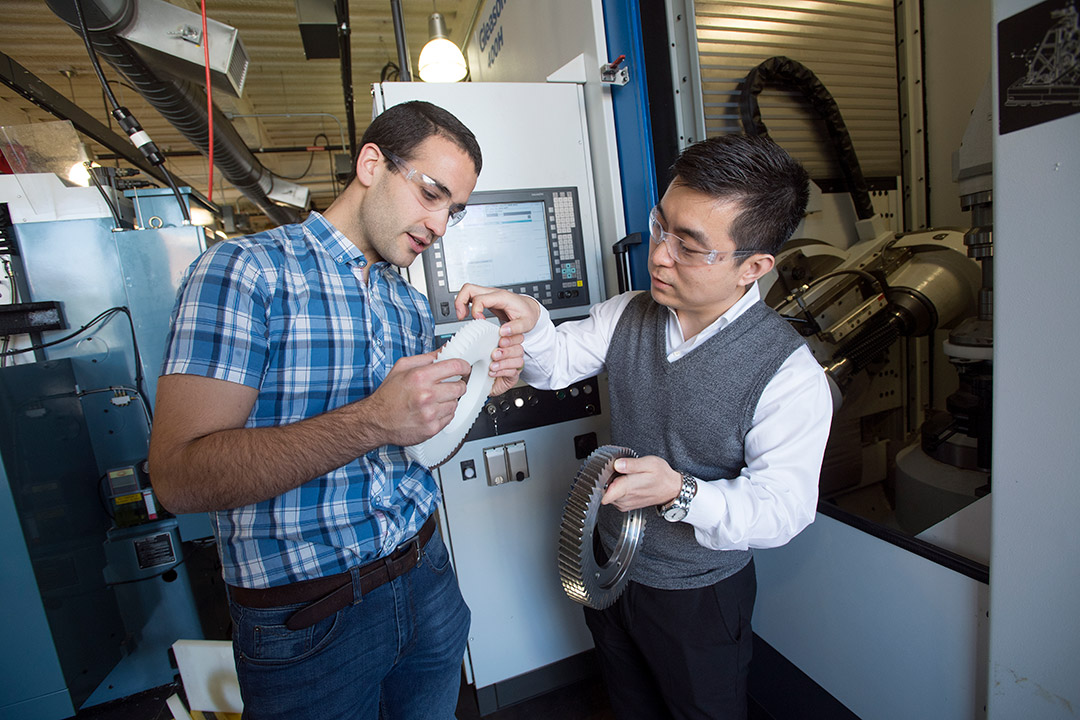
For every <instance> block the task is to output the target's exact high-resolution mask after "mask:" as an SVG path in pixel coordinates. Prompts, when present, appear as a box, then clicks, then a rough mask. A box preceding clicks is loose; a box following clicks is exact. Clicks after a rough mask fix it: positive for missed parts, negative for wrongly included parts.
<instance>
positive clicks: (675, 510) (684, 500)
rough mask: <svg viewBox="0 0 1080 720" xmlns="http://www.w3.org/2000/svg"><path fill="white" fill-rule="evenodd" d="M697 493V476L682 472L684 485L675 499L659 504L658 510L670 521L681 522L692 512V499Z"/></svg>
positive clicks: (661, 515)
mask: <svg viewBox="0 0 1080 720" xmlns="http://www.w3.org/2000/svg"><path fill="white" fill-rule="evenodd" d="M695 495H697V478H696V477H694V476H693V475H690V474H688V473H683V474H682V487H681V488H679V494H678V495H676V496H675V499H674V500H672V501H671V502H669V503H666V504H664V505H657V506H656V512H657V513H658V514H659V515H660V517H662V518H664V519H665V520H667V521H668V522H680V521H681V520H682V519H683V518H685V517H686V513H688V512H690V501H691V500H693V499H694V496H695Z"/></svg>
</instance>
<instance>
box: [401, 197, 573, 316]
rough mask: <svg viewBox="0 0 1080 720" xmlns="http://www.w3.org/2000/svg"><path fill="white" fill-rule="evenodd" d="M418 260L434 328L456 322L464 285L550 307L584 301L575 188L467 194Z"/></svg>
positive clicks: (557, 307) (564, 306)
mask: <svg viewBox="0 0 1080 720" xmlns="http://www.w3.org/2000/svg"><path fill="white" fill-rule="evenodd" d="M421 257H422V258H423V262H424V276H425V278H426V281H427V290H428V301H429V302H430V303H431V312H432V314H433V315H434V316H435V323H436V324H439V323H445V322H453V321H455V320H457V317H456V315H455V313H454V297H455V296H456V295H457V292H458V290H460V289H461V286H462V285H464V284H465V283H467V282H470V283H474V284H476V285H486V286H488V287H500V288H505V289H507V290H510V291H511V292H515V293H518V294H519V295H530V296H532V297H534V298H536V299H537V300H539V301H540V302H541V303H542V304H543V305H544V306H545V307H546V308H548V309H549V310H555V309H561V308H573V307H579V306H580V307H585V308H587V307H588V306H589V305H590V304H591V303H590V297H589V285H588V279H587V274H586V267H585V244H584V238H583V235H582V223H581V209H580V206H579V202H578V193H577V188H575V187H561V188H531V189H527V190H500V191H497V192H474V193H473V194H472V195H471V196H470V197H469V203H468V212H467V213H466V214H465V218H464V219H463V220H462V221H461V222H460V223H458V224H457V225H455V226H453V227H450V228H447V229H446V234H445V235H444V236H443V237H441V238H439V239H438V240H436V241H435V243H434V244H433V245H432V247H431V250H430V251H428V252H426V253H424V254H423V255H422V256H421Z"/></svg>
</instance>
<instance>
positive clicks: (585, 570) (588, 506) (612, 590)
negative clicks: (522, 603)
mask: <svg viewBox="0 0 1080 720" xmlns="http://www.w3.org/2000/svg"><path fill="white" fill-rule="evenodd" d="M624 457H637V453H635V452H634V451H633V450H631V449H630V448H626V447H619V446H617V445H604V446H603V447H600V448H597V449H596V450H594V451H593V452H592V454H590V455H589V457H587V458H586V459H585V462H584V463H583V464H582V466H581V469H580V470H578V474H577V476H576V477H575V478H574V483H573V485H572V486H571V487H570V495H569V497H567V499H566V506H565V507H564V508H563V517H562V526H561V528H560V530H559V576H560V578H561V579H562V586H563V590H564V591H566V594H567V595H568V596H569V597H570V599H571V600H574V601H575V602H579V603H581V604H582V605H586V606H588V607H591V608H593V609H596V610H603V609H604V608H606V607H608V606H609V605H611V604H612V603H613V602H615V600H616V599H618V597H619V595H621V594H622V591H623V589H624V588H625V587H626V584H627V582H629V580H630V564H631V563H632V562H633V560H634V556H635V555H636V554H637V551H638V547H639V546H640V544H641V538H642V535H643V534H644V532H645V513H644V511H643V510H642V509H640V508H639V509H637V510H631V511H630V512H627V513H623V521H622V531H621V532H620V533H619V539H618V541H617V542H616V544H615V549H614V550H613V551H612V553H611V556H610V557H609V558H608V559H607V560H606V561H604V562H601V561H600V560H599V559H597V557H596V552H595V550H594V548H593V533H594V532H595V531H596V519H597V515H598V514H599V512H600V499H601V498H602V497H603V495H604V490H605V489H606V488H607V486H608V483H610V482H611V478H612V476H613V475H615V461H616V460H618V459H619V458H624Z"/></svg>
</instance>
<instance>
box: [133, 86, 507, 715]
mask: <svg viewBox="0 0 1080 720" xmlns="http://www.w3.org/2000/svg"><path fill="white" fill-rule="evenodd" d="M480 167H481V155H480V148H479V146H478V145H477V142H476V139H475V137H474V136H473V134H472V133H471V132H470V131H469V130H468V128H466V127H465V126H464V125H462V123H461V122H460V121H459V120H458V119H457V118H455V117H454V116H453V115H451V114H450V113H448V112H446V111H445V110H443V109H441V108H439V107H436V106H434V105H431V104H429V103H423V102H412V103H405V104H403V105H398V106H395V107H392V108H390V109H388V110H387V111H386V112H385V113H383V114H382V115H380V116H379V117H377V118H375V120H374V121H373V122H372V123H371V125H370V127H369V128H368V130H367V131H366V132H365V134H364V136H363V138H362V139H361V144H360V149H359V151H358V153H357V158H356V163H355V170H356V175H355V177H354V178H353V179H352V180H351V181H350V183H349V184H348V186H347V187H346V188H345V190H344V191H342V193H341V195H340V196H339V197H338V198H337V199H336V200H335V201H334V202H333V203H332V204H331V205H330V207H329V208H327V209H326V211H325V213H323V214H320V213H318V212H312V213H311V215H310V216H309V217H308V219H307V220H306V221H305V222H303V223H301V224H296V225H289V226H284V227H279V228H275V229H273V230H269V231H266V232H263V233H259V234H256V235H252V236H249V237H244V238H239V239H236V240H229V241H226V242H223V243H220V244H218V245H215V246H214V247H212V248H211V249H209V250H208V251H207V252H206V253H204V254H203V255H202V256H201V257H200V258H199V259H198V260H196V261H195V263H193V264H192V266H191V267H190V268H189V269H188V273H187V276H186V277H185V280H184V282H183V284H182V286H181V289H180V293H179V296H178V298H177V302H176V307H175V309H174V312H173V324H172V330H171V332H170V335H169V339H168V343H167V350H166V357H165V362H164V365H163V368H162V374H161V378H160V379H159V381H158V392H157V401H156V408H157V413H156V422H155V425H154V431H153V436H152V439H151V447H150V472H151V478H152V481H153V484H154V489H155V491H156V492H157V494H158V497H159V499H160V501H161V503H162V504H163V505H164V506H165V507H167V508H168V509H169V510H171V511H173V512H179V513H185V512H209V513H210V514H211V519H212V522H213V525H214V530H215V534H216V537H217V541H218V548H219V551H220V554H221V561H222V566H223V574H224V577H225V581H226V583H227V585H228V593H229V605H230V612H231V614H232V619H233V647H234V653H235V657H236V665H237V672H238V676H239V679H240V685H241V691H242V695H243V699H244V705H245V717H248V718H252V719H259V718H279V717H280V718H286V717H287V718H291V719H295V718H308V717H310V718H337V717H349V718H376V717H380V712H382V713H383V715H381V717H395V718H451V717H453V712H454V708H455V706H456V701H457V694H458V686H459V677H460V676H459V672H460V665H461V659H462V655H463V652H464V648H465V642H466V637H467V634H468V628H469V609H468V607H467V606H466V605H465V603H464V601H463V600H462V598H461V593H460V592H459V591H458V587H457V580H456V578H455V577H454V574H453V570H452V569H451V568H450V566H449V557H448V554H447V551H446V548H445V547H444V546H443V543H442V541H441V539H440V537H439V534H438V532H435V531H434V516H433V513H434V510H435V506H436V503H437V500H438V489H437V486H436V484H435V482H434V480H433V478H432V476H431V473H430V472H429V471H428V470H427V469H426V468H424V467H422V466H419V465H417V464H416V463H412V462H410V461H409V460H408V458H407V457H406V455H405V453H404V450H403V446H406V445H412V444H415V443H418V442H422V441H424V440H426V439H428V438H430V437H432V436H433V435H434V434H436V433H437V432H438V431H439V430H441V429H442V428H443V427H445V426H446V425H447V424H448V423H449V421H450V419H451V418H452V417H453V414H454V411H455V409H456V405H457V400H458V398H459V397H461V395H462V394H463V393H464V392H465V383H464V382H463V381H461V380H457V381H452V382H444V381H445V380H447V378H452V377H453V376H461V375H465V374H467V373H468V371H469V366H468V363H466V362H465V361H463V360H446V361H442V362H435V353H434V352H433V350H434V348H433V345H434V338H433V331H434V322H433V319H432V316H431V311H430V308H429V307H428V303H427V300H426V299H425V298H424V297H423V295H421V294H420V293H419V292H418V291H417V290H416V289H415V288H413V287H411V286H410V285H409V284H408V283H406V282H405V281H404V280H403V279H402V278H401V277H400V275H398V273H397V272H396V271H395V270H394V266H399V267H405V266H408V265H410V264H411V263H412V262H413V260H415V259H416V257H417V255H419V254H420V253H421V252H423V251H424V250H425V249H426V248H427V247H428V246H430V245H431V243H432V242H434V240H435V239H436V238H438V237H440V236H442V235H443V233H444V232H445V230H446V228H447V226H448V225H450V224H453V223H454V222H457V221H458V220H460V219H461V217H462V216H463V215H464V212H465V205H464V203H465V202H466V200H467V199H468V197H469V195H470V193H471V192H472V190H473V188H474V187H475V185H476V179H477V176H478V175H479V173H480ZM521 339H522V338H521V336H520V335H516V336H506V337H503V338H501V340H500V346H499V347H498V348H497V349H496V350H495V351H494V352H493V353H492V360H493V362H492V365H491V374H493V375H494V376H495V388H494V390H493V391H492V392H493V394H498V393H501V392H503V391H505V390H506V389H508V388H509V387H511V386H512V385H513V384H514V383H515V382H516V380H517V377H518V374H519V372H520V370H521V365H522V359H521V345H520V343H521Z"/></svg>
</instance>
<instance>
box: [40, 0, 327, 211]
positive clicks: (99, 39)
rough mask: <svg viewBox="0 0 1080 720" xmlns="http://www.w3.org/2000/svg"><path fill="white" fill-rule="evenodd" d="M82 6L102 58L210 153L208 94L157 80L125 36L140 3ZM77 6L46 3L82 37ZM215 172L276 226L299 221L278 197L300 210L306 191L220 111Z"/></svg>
mask: <svg viewBox="0 0 1080 720" xmlns="http://www.w3.org/2000/svg"><path fill="white" fill-rule="evenodd" d="M79 1H80V2H81V3H82V10H83V14H84V17H85V18H86V21H87V25H88V27H89V28H90V40H91V42H92V43H93V46H94V49H95V51H96V52H97V53H98V55H99V56H101V57H103V58H105V59H106V60H108V62H109V64H110V65H112V66H113V67H114V68H115V69H116V70H117V72H119V73H121V74H122V75H123V76H124V77H125V78H126V79H127V80H128V81H129V82H130V83H131V85H132V86H133V87H134V88H135V89H136V90H137V91H138V93H139V94H140V95H141V96H142V97H143V98H144V99H145V100H146V101H147V102H148V103H150V105H152V106H153V107H154V108H155V109H156V110H157V111H158V112H159V113H161V115H162V117H164V118H165V119H166V120H168V121H169V123H170V124H171V125H172V126H173V127H175V128H176V129H177V130H178V131H180V133H181V134H182V135H183V136H184V137H185V138H187V139H188V141H190V142H191V144H192V145H194V146H195V147H197V148H198V149H199V150H200V151H201V152H202V153H203V154H208V153H209V135H210V133H209V118H208V115H207V108H206V101H205V91H204V89H203V88H202V87H201V86H199V85H196V84H194V83H191V82H188V81H186V80H182V79H179V78H175V77H170V76H169V75H168V74H165V75H159V74H158V73H157V72H155V70H154V69H152V67H151V66H150V64H148V62H147V60H146V59H144V57H143V56H142V55H140V53H139V52H137V51H136V50H135V49H134V48H133V47H132V46H131V44H129V43H128V42H127V41H126V40H124V39H123V38H122V36H121V35H122V32H123V31H124V29H125V28H126V27H128V26H129V25H131V24H132V23H134V22H135V18H136V16H137V15H138V12H139V5H140V4H141V1H140V0H79ZM74 2H75V0H46V3H47V4H48V6H49V8H50V9H51V10H52V11H53V12H54V13H55V14H56V15H57V16H58V17H59V18H60V19H61V20H63V21H64V22H66V23H67V24H68V25H70V26H71V27H72V29H73V30H75V32H76V33H79V34H80V35H81V31H80V29H79V24H78V20H77V16H76V14H75V7H74ZM214 167H215V168H217V169H219V170H220V171H221V173H222V175H224V176H225V178H226V179H227V180H228V181H229V182H230V183H231V184H232V185H233V186H234V187H236V189H237V190H239V191H240V192H241V193H242V194H243V195H244V196H245V197H247V198H248V199H249V200H251V202H253V203H254V204H255V205H256V206H257V207H258V208H259V209H260V210H261V211H262V212H263V213H264V214H265V215H266V216H267V217H268V218H270V220H271V221H273V222H274V223H277V224H279V225H282V224H286V223H291V222H295V221H296V220H297V219H298V213H297V212H296V211H295V210H293V209H291V208H288V207H283V206H281V205H278V204H277V203H275V202H274V198H275V196H276V197H278V198H283V199H287V200H289V201H291V202H292V203H294V204H296V205H298V206H302V205H304V204H306V195H307V193H306V188H302V187H301V186H298V185H296V184H295V183H291V182H289V181H287V180H284V179H282V178H277V177H275V176H274V175H273V173H271V172H270V171H269V170H267V169H266V168H265V167H263V165H262V164H261V163H260V162H259V161H258V159H256V157H255V156H254V154H252V152H251V151H250V150H249V149H248V148H247V145H246V144H245V143H244V141H243V140H242V139H241V138H240V135H239V134H238V133H237V132H236V129H235V128H234V127H233V125H232V123H231V122H229V120H228V118H226V117H225V116H224V115H223V114H222V113H221V112H220V111H219V110H218V109H217V108H214Z"/></svg>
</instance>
